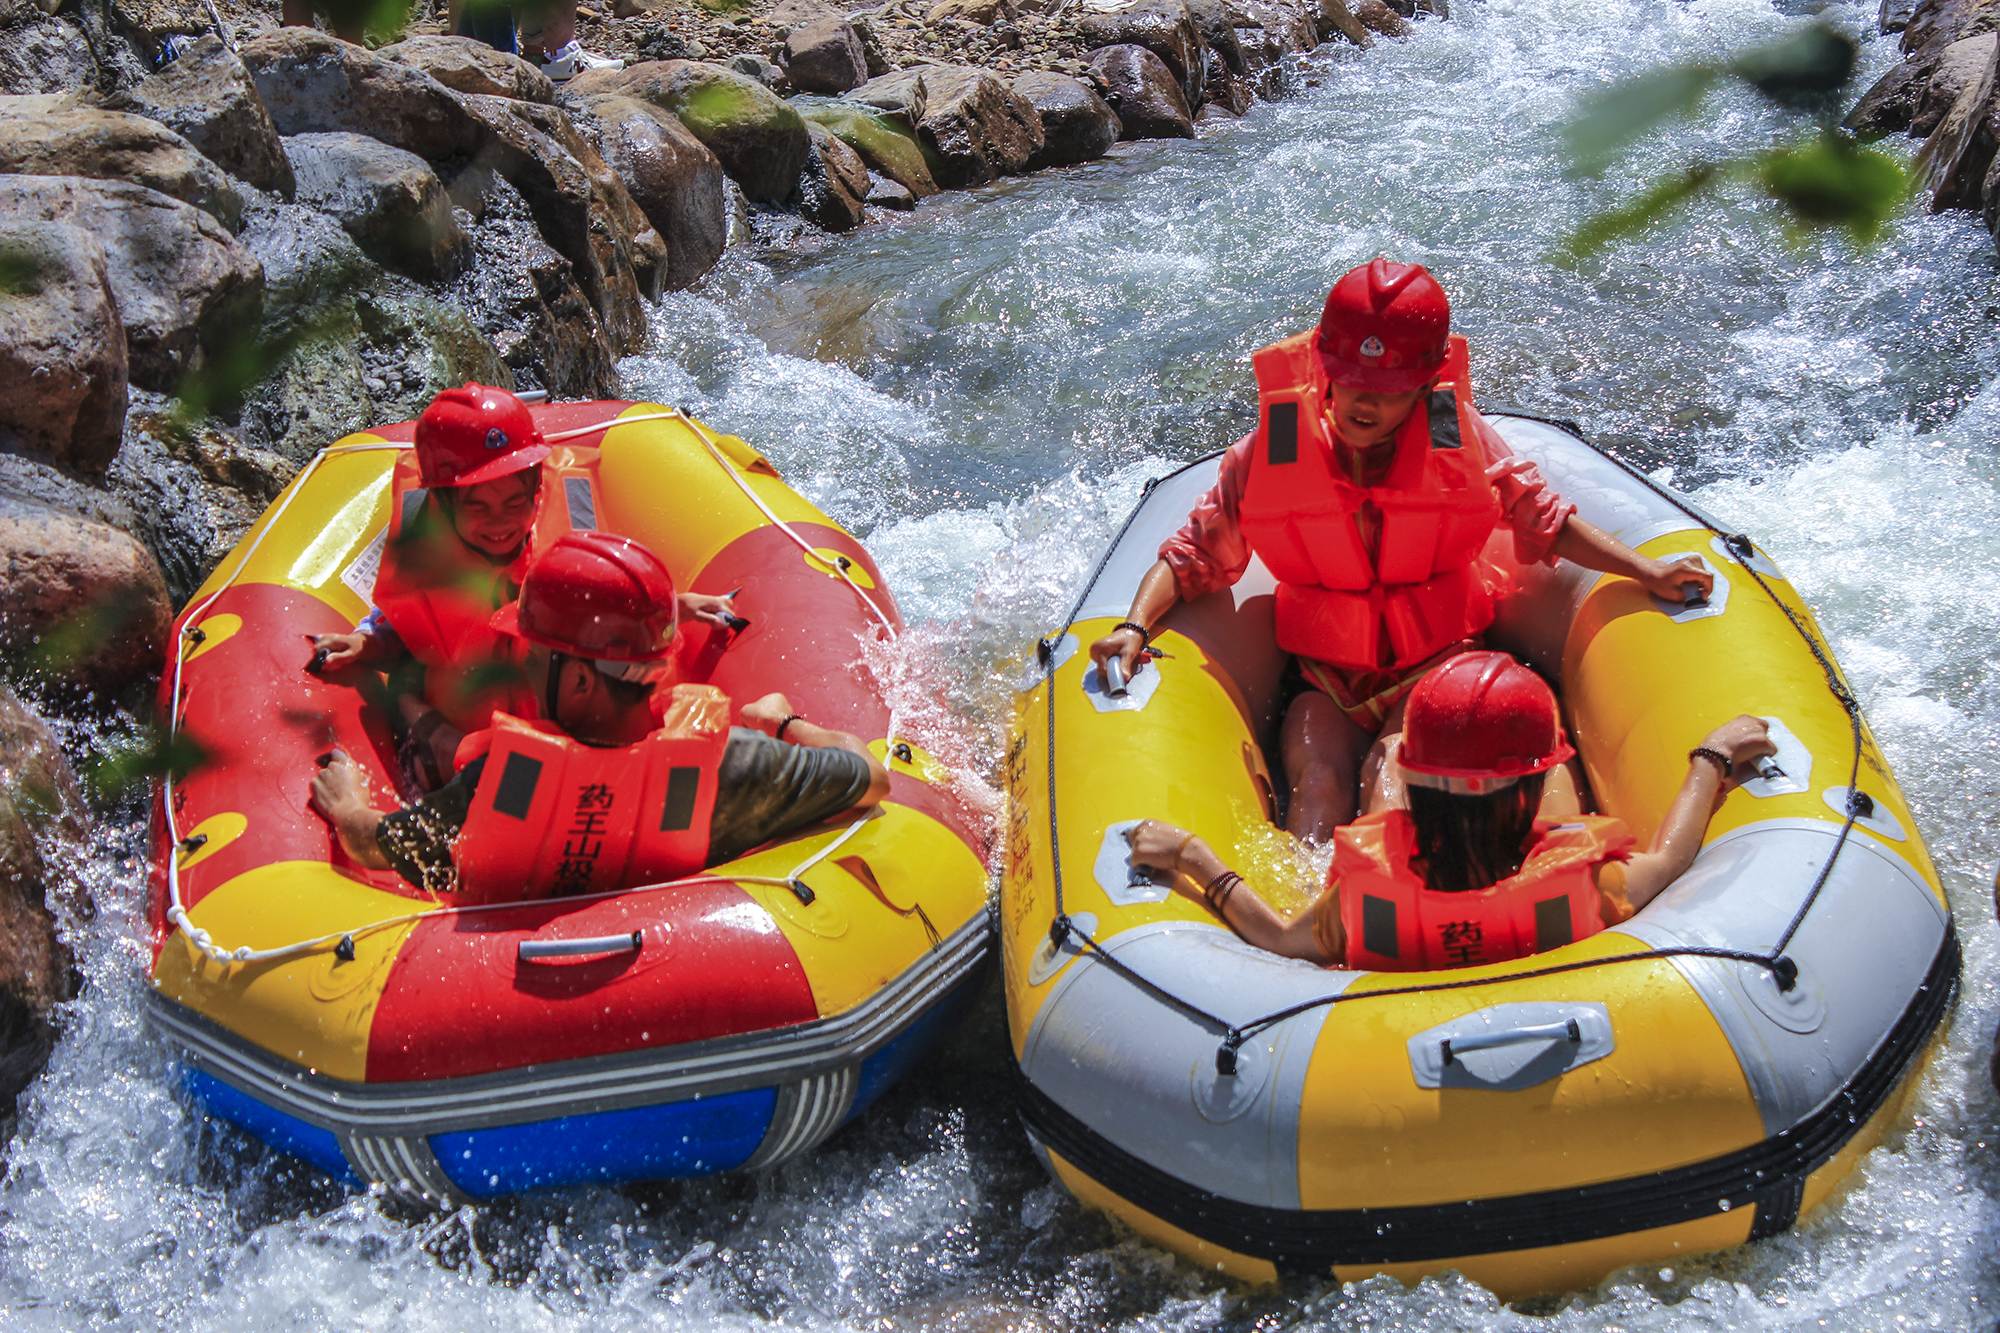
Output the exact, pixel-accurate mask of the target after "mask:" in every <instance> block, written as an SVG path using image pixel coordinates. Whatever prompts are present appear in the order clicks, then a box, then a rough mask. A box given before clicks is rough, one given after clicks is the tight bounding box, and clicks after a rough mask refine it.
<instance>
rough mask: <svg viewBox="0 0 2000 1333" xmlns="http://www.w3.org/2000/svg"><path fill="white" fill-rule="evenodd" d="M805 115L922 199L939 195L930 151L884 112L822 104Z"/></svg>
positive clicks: (804, 111)
mask: <svg viewBox="0 0 2000 1333" xmlns="http://www.w3.org/2000/svg"><path fill="white" fill-rule="evenodd" d="M800 112H801V114H803V115H804V116H805V118H806V119H807V120H810V121H811V122H813V124H815V125H818V126H820V127H821V128H822V129H824V130H826V131H827V133H829V134H831V135H832V136H833V137H834V138H836V139H838V140H840V141H841V142H842V143H844V144H846V145H847V146H848V147H849V148H852V149H853V150H854V151H855V152H857V153H859V154H861V160H862V161H864V162H866V163H867V164H868V169H869V170H870V171H872V172H874V173H875V174H877V175H878V176H887V177H888V178H889V179H890V180H892V181H894V182H896V184H898V185H900V186H902V187H903V188H904V189H906V190H908V191H909V192H910V193H911V194H913V195H916V196H917V197H918V198H919V199H921V198H923V197H924V196H925V195H930V194H936V193H937V192H938V186H937V179H936V177H935V176H934V175H933V174H932V171H931V163H930V157H931V154H930V152H929V151H928V150H927V149H926V148H925V147H924V146H923V144H922V142H920V141H919V140H918V138H917V136H916V135H914V134H912V133H911V132H910V131H908V130H906V129H904V128H903V127H902V126H900V125H898V124H896V123H895V122H894V121H892V120H890V119H889V118H888V117H887V116H885V115H882V114H881V113H880V112H877V111H871V110H869V109H868V108H867V107H862V106H856V105H854V104H853V103H852V102H820V103H817V104H814V105H811V106H803V107H801V108H800Z"/></svg>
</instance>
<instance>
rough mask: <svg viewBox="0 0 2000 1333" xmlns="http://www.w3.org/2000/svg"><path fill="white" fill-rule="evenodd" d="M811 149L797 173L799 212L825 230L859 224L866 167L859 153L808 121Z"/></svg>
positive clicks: (840, 229)
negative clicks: (801, 169)
mask: <svg viewBox="0 0 2000 1333" xmlns="http://www.w3.org/2000/svg"><path fill="white" fill-rule="evenodd" d="M806 129H807V132H808V133H810V134H811V135H812V152H811V153H810V154H809V155H808V156H807V157H806V165H805V169H804V170H803V171H801V172H800V173H799V199H798V210H799V214H800V216H802V217H804V218H805V219H806V220H807V221H809V222H812V223H814V224H816V225H818V226H820V227H824V228H825V229H826V230H828V231H851V230H853V229H854V228H856V227H858V226H860V225H861V219H862V218H863V216H865V213H866V210H865V209H864V208H863V207H862V205H863V204H864V203H865V202H866V200H867V198H868V189H869V184H868V168H867V167H866V166H864V165H862V162H861V155H860V154H859V153H857V152H855V151H854V150H853V149H852V148H849V147H848V146H847V145H846V144H844V143H842V142H841V141H840V140H839V139H836V138H835V137H834V136H833V134H832V133H831V132H830V131H828V130H827V129H825V128H824V127H822V126H819V125H814V124H812V123H811V122H810V121H808V122H807V124H806Z"/></svg>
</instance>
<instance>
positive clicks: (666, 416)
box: [161, 409, 898, 964]
mask: <svg viewBox="0 0 2000 1333" xmlns="http://www.w3.org/2000/svg"><path fill="white" fill-rule="evenodd" d="M641 421H681V422H685V423H686V424H687V425H688V426H689V427H690V428H691V429H692V430H693V431H694V434H695V438H696V439H698V440H700V441H701V443H702V447H703V448H705V449H707V450H708V453H709V456H710V457H712V458H713V459H714V460H715V461H716V463H717V464H718V465H720V466H721V468H722V470H723V472H724V473H726V474H727V475H728V476H729V478H730V480H732V481H734V482H735V483H736V485H737V487H738V488H739V489H740V490H742V492H743V494H744V495H746V496H747V497H749V499H750V502H751V503H752V504H754V505H756V506H757V509H758V511H759V512H760V513H762V514H763V515H764V517H765V518H766V519H767V520H768V521H769V522H771V523H772V524H773V525H775V526H776V527H777V528H779V529H780V530H781V531H783V532H784V534H785V535H786V536H787V537H789V538H791V539H792V541H793V542H795V543H796V544H797V545H798V546H799V548H800V549H801V550H803V551H804V552H805V553H806V554H807V555H809V556H811V557H812V558H813V559H814V560H816V561H819V562H820V563H822V564H824V563H828V562H827V561H826V560H825V559H824V557H822V556H821V555H820V554H819V552H818V551H817V550H815V549H814V548H813V546H812V544H811V543H809V542H807V541H806V539H805V538H803V537H801V536H799V534H798V533H797V532H795V531H794V530H793V529H792V527H791V525H790V524H788V523H786V522H785V521H784V520H783V519H781V518H779V517H778V516H777V515H776V514H775V513H773V512H772V511H771V509H770V507H769V506H768V505H766V504H765V503H764V501H763V499H762V497H760V496H759V495H758V494H757V493H756V492H755V491H753V490H752V489H751V488H750V486H749V484H748V483H747V482H745V481H744V479H743V477H742V475H741V474H740V473H739V471H738V469H737V468H736V466H735V465H734V464H732V463H731V462H730V461H729V459H728V458H727V457H725V456H724V455H723V453H722V451H721V450H719V449H718V448H716V446H715V444H714V442H713V441H712V440H711V439H710V438H709V435H708V432H707V430H706V429H705V428H704V427H703V426H702V425H701V424H700V423H699V422H697V421H695V420H694V418H692V417H690V416H688V415H687V414H686V413H684V412H681V411H678V410H674V409H669V410H668V411H664V412H648V413H644V414H642V415H639V416H630V417H618V418H614V419H612V420H610V421H605V422H601V423H599V424H597V425H594V426H583V427H579V428H576V429H573V430H566V431H561V432H558V433H557V434H554V435H549V436H545V437H544V439H546V440H547V441H548V442H549V443H551V444H559V443H561V442H562V441H564V440H571V439H575V438H577V437H579V436H583V435H592V434H595V433H597V432H599V431H602V430H608V429H609V428H611V427H612V426H621V425H626V424H628V423H635V422H641ZM410 447H411V446H410V445H407V444H392V443H386V442H385V443H381V444H350V445H336V446H334V447H332V448H329V449H323V450H321V451H320V452H319V453H318V454H316V455H314V456H313V460H312V462H310V463H308V464H307V465H306V468H305V470H304V471H303V472H301V473H300V474H299V476H298V478H297V479H296V480H295V481H293V483H292V484H291V486H290V487H289V488H287V490H286V492H285V496H284V499H282V500H281V501H279V503H278V507H277V509H276V510H274V511H273V512H272V513H271V515H270V517H269V518H268V519H266V520H265V521H264V523H263V526H262V527H260V528H259V529H258V532H257V536H256V538H255V539H254V540H252V541H251V543H250V547H249V549H248V550H246V551H244V553H243V557H242V559H240V560H238V561H237V562H236V565H235V567H234V568H233V569H231V570H230V571H229V576H228V577H227V578H225V579H224V580H223V581H222V583H221V585H220V586H218V587H217V588H216V590H215V591H214V592H213V593H210V594H209V595H208V597H207V598H206V599H205V600H203V601H202V603H201V604H200V605H199V606H197V607H196V608H194V609H193V610H192V611H189V612H188V613H187V615H186V616H184V617H183V618H182V622H181V623H182V625H183V627H184V628H183V632H182V634H181V636H180V638H179V641H178V642H177V643H176V646H175V653H174V689H173V696H172V706H171V708H170V709H169V711H168V714H167V736H168V739H169V741H170V742H171V741H172V739H173V738H174V737H175V736H177V735H178V734H179V732H180V721H181V702H182V699H181V682H182V670H183V668H184V667H185V666H186V664H187V659H188V652H187V633H186V631H187V630H188V629H192V628H194V627H196V626H197V625H198V624H199V622H200V620H201V617H202V615H203V614H204V613H205V612H206V611H207V610H208V608H209V607H211V606H213V605H214V604H215V602H216V599H217V598H219V597H221V596H222V594H224V593H225V592H228V591H229V589H230V588H232V587H234V586H235V583H236V580H237V579H238V578H239V577H241V575H242V573H243V571H244V570H245V569H246V568H248V566H249V564H250V560H251V558H252V557H253V556H255V555H256V554H257V549H258V548H259V547H260V546H262V545H263V544H264V538H265V537H267V536H268V535H270V533H271V531H272V529H274V528H276V527H277V526H278V521H279V520H280V519H282V518H283V517H284V516H285V511H286V510H287V509H289V508H290V507H291V504H292V501H293V500H294V499H296V498H297V497H298V496H299V495H300V494H301V493H302V492H303V491H304V490H305V486H306V483H307V481H309V480H310V479H311V478H312V475H313V473H315V472H317V471H318V470H319V465H320V464H321V463H322V462H323V461H325V460H326V459H328V458H332V457H334V456H336V455H346V454H355V453H372V452H377V451H380V450H385V449H387V450H404V449H408V448H410ZM831 563H832V564H833V568H834V573H835V574H837V575H839V577H840V579H841V581H842V582H843V583H845V584H847V586H848V587H849V588H852V589H853V590H854V594H855V596H857V597H859V598H860V599H861V600H862V602H863V603H864V604H866V605H867V607H868V609H869V611H870V612H871V613H873V615H874V617H875V619H876V620H877V621H879V622H881V625H882V628H883V629H885V630H886V631H888V634H889V638H890V640H891V641H892V642H893V641H894V640H895V639H896V638H897V637H898V634H897V630H896V626H895V624H894V622H892V621H891V620H890V619H889V617H888V616H886V615H884V614H883V613H882V608H881V607H879V606H877V605H876V604H875V600H874V599H873V598H872V597H870V596H869V595H868V594H867V593H866V592H864V591H863V590H862V588H861V586H860V585H859V584H858V583H856V582H855V581H854V580H853V579H852V578H850V577H849V576H848V573H847V570H846V568H845V566H843V565H842V564H841V563H840V562H839V561H838V560H835V561H833V562H831ZM896 723H897V716H896V712H895V710H893V709H892V710H890V713H889V734H888V738H887V740H886V741H885V745H886V747H887V753H888V756H889V758H890V760H891V761H892V762H893V760H894V757H895V746H896ZM169 748H170V749H171V746H170V747H169ZM162 786H163V790H162V800H161V808H162V810H163V811H164V813H165V817H166V826H167V839H168V843H169V846H168V848H167V920H168V921H169V922H171V923H172V924H173V925H174V926H175V927H177V928H178V929H179V930H180V932H181V933H182V934H183V935H185V936H186V937H187V940H188V943H190V944H192V945H193V946H194V947H195V949H196V950H198V951H199V952H200V953H201V954H202V956H203V957H205V958H207V959H208V960H209V961H211V962H215V963H223V964H228V963H266V962H274V961H277V960H280V959H286V958H298V957H303V956H305V955H307V954H312V953H317V952H320V951H322V950H325V949H331V948H336V947H338V946H339V945H340V944H341V942H342V941H347V942H348V943H349V944H350V945H351V943H352V942H353V941H354V940H355V939H358V938H360V937H362V936H366V935H371V934H374V933H376V932H379V931H383V930H389V929H392V928H394V927H396V926H401V925H407V924H410V923H412V922H416V921H422V920H425V919H426V918H430V917H444V916H456V915H462V914H467V913H475V912H485V911H496V910H500V909H505V908H517V907H520V906H522V905H523V904H521V903H518V902H513V903H479V904H470V905H465V906H445V907H440V908H437V909H435V910H431V911H424V912H407V913H404V914H402V915H400V916H393V917H385V918H383V919H381V920H379V921H371V922H369V923H368V924H366V925H363V926H358V927H355V928H354V929H352V930H337V931H333V932H331V933H329V934H326V935H320V936H317V937H315V938H313V939H309V940H300V941H297V942H295V943H292V944H286V945H280V946H278V947H277V948H272V949H253V948H251V947H249V946H248V945H238V946H237V947H236V948H233V949H231V948H226V947H224V946H222V945H219V944H217V943H216V942H215V939H214V937H213V936H212V935H210V934H209V933H208V931H207V930H205V929H203V928H202V927H200V926H198V925H196V924H195V923H194V919H193V918H192V917H190V916H189V915H188V911H187V907H186V905H185V904H184V903H183V902H182V901H181V878H180V856H179V853H180V849H181V836H180V829H179V827H178V826H177V823H176V821H175V819H174V778H173V772H172V770H171V769H169V771H168V772H167V774H166V776H165V777H164V778H163V779H162ZM873 817H874V816H873V814H872V812H871V813H870V814H866V815H863V816H862V817H861V818H859V819H857V820H855V821H854V822H853V823H852V824H850V825H849V826H848V827H847V828H846V829H845V830H844V831H843V832H842V833H841V834H840V836H839V837H837V838H835V839H834V840H833V841H832V842H830V843H828V844H827V845H826V846H825V847H822V848H821V849H820V850H819V851H817V852H815V853H813V854H812V855H811V856H809V857H807V858H806V859H805V860H804V861H801V862H800V863H799V864H798V866H797V867H795V868H794V869H793V870H792V873H791V874H790V875H787V876H785V877H784V878H782V879H780V878H776V877H773V876H761V875H694V876H690V877H688V878H686V879H677V880H668V881H666V882H664V883H660V884H646V885H641V886H639V887H637V888H632V889H618V890H613V891H611V892H606V893H595V894H580V895H577V896H576V897H574V898H570V899H567V900H566V901H571V902H577V903H584V902H591V901H595V900H598V899H602V898H610V897H618V896H629V895H631V894H634V893H647V892H652V891H654V890H658V889H667V888H676V887H682V886H685V885H689V884H738V885H742V884H756V885H765V886H770V887H778V888H786V889H790V888H792V887H793V886H794V884H795V883H796V882H797V880H798V877H799V876H800V875H803V874H804V873H805V872H806V871H808V870H810V869H812V868H813V867H814V866H816V865H818V864H819V863H820V862H821V861H823V860H825V859H826V858H827V857H829V856H831V855H832V854H833V853H834V852H835V851H836V850H838V849H839V848H840V847H841V846H842V845H844V844H845V843H846V842H847V841H848V839H850V838H852V837H853V836H854V835H855V834H856V833H858V832H859V831H860V830H861V827H862V826H863V825H864V824H866V823H867V822H868V821H869V820H870V819H872V818H873Z"/></svg>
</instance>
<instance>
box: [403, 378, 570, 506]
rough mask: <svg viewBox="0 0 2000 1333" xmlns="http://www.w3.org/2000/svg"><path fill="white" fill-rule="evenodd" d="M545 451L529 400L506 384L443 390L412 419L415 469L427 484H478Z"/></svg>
mask: <svg viewBox="0 0 2000 1333" xmlns="http://www.w3.org/2000/svg"><path fill="white" fill-rule="evenodd" d="M548 456H549V446H548V445H546V444H544V443H542V429H541V427H539V426H537V425H536V424H535V418H534V416H533V415H532V414H531V413H530V412H529V411H528V405H527V404H526V403H524V402H522V401H521V400H520V399H518V398H516V397H515V396H514V395H513V394H511V393H508V392H507V391H506V390H505V389H494V388H489V387H488V386H486V385H484V384H468V385H466V386H465V387H464V388H462V389H446V390H445V391H444V392H443V393H441V394H439V395H438V396H437V397H435V398H433V399H431V405H430V406H429V407H427V408H425V409H424V414H423V415H422V416H420V417H418V418H417V472H418V474H419V475H420V476H421V477H422V479H423V483H424V485H426V486H477V485H478V484H479V483H480V482H482V481H492V480H493V479H494V478H495V477H504V476H507V475H508V474H509V473H514V472H523V471H526V470H527V469H528V468H531V467H533V466H534V465H535V464H537V463H539V462H541V461H542V460H543V459H544V458H547V457H548Z"/></svg>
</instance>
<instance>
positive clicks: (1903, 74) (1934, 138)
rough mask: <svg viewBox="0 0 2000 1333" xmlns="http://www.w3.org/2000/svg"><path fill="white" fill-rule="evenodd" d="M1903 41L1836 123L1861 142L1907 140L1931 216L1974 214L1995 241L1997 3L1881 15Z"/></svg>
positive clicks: (1983, 0) (1948, 4) (1924, 4)
mask: <svg viewBox="0 0 2000 1333" xmlns="http://www.w3.org/2000/svg"><path fill="white" fill-rule="evenodd" d="M1881 22H1882V30H1883V31H1884V32H1894V31H1897V30H1898V29H1899V28H1900V30H1901V32H1902V34H1903V39H1902V47H1903V50H1904V51H1905V52H1906V53H1907V55H1906V58H1905V59H1904V60H1903V62H1902V63H1901V64H1899V65H1897V66H1896V67H1895V68H1894V69H1892V70H1890V71H1889V72H1888V73H1886V74H1884V75H1883V76H1882V77H1881V78H1880V79H1878V80H1876V82H1875V85H1874V86H1873V87H1872V88H1870V89H1869V90H1868V91H1867V92H1866V93H1865V94H1863V95H1862V97H1861V100H1860V101H1859V102H1857V103H1856V104H1855V105H1854V107H1853V109H1852V110H1850V111H1849V112H1848V114H1847V118H1846V120H1845V122H1844V124H1845V126H1846V127H1847V128H1848V129H1851V130H1853V131H1854V132H1856V133H1857V134H1859V135H1862V136H1863V137H1866V138H1876V137H1880V136H1882V135H1885V134H1895V133H1908V134H1911V135H1914V136H1917V137H1920V138H1923V139H1924V140H1925V143H1924V148H1923V152H1922V153H1921V155H1920V156H1919V158H1918V164H1919V168H1920V170H1921V172H1922V183H1923V185H1924V187H1925V188H1927V189H1928V190H1929V191H1930V195H1931V208H1932V210H1933V211H1941V210H1944V209H1967V210H1971V211H1976V212H1978V213H1979V214H1980V215H1981V218H1982V220H1983V221H1984V222H1985V223H1986V228H1987V230H1988V231H1989V232H1992V233H1993V234H1994V237H1995V240H1996V242H2000V159H1996V155H1995V154H1996V148H2000V37H1996V35H1995V34H1996V33H2000V0H1919V3H1917V4H1916V5H1914V6H1913V7H1911V8H1910V9H1909V10H1908V11H1907V12H1905V11H1903V10H1901V9H1898V8H1895V7H1893V6H1890V5H1886V4H1885V5H1884V6H1883V9H1882V17H1881Z"/></svg>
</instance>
